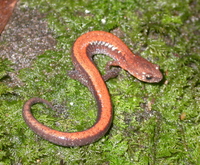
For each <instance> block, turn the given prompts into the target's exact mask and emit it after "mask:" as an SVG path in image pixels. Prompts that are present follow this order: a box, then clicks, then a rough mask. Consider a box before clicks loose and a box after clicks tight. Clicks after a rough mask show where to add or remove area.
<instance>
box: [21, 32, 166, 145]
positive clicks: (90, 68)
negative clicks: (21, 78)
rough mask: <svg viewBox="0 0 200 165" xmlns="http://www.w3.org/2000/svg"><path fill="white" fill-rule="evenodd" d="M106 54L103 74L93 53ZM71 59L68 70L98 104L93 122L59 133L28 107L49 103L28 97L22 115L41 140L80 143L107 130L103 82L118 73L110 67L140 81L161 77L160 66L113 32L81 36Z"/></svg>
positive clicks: (109, 116)
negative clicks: (131, 47)
mask: <svg viewBox="0 0 200 165" xmlns="http://www.w3.org/2000/svg"><path fill="white" fill-rule="evenodd" d="M95 54H105V55H108V56H109V57H111V58H113V61H111V62H109V63H108V64H107V67H106V71H107V72H106V74H105V75H104V76H103V77H102V76H101V74H100V73H99V71H98V70H97V68H96V66H95V64H94V63H93V60H92V56H93V55H95ZM72 61H73V64H74V67H75V70H73V71H70V72H69V76H70V77H71V78H74V79H77V80H79V81H80V82H81V83H82V84H84V85H85V86H87V87H88V88H89V90H90V91H91V93H92V94H93V95H94V97H95V99H96V102H97V105H98V115H97V120H96V123H95V124H94V125H93V126H92V127H91V128H89V129H87V130H84V131H81V132H61V131H57V130H54V129H51V128H49V127H47V126H45V125H43V124H42V123H40V122H39V121H37V120H36V119H35V118H34V117H33V115H32V113H31V106H32V105H33V104H36V103H45V104H47V105H49V106H50V107H51V103H49V102H48V101H46V100H44V99H41V98H32V99H30V100H28V101H27V102H26V103H25V104H24V107H23V117H24V120H25V122H26V123H27V125H28V126H29V127H30V128H31V129H32V130H33V131H34V132H35V133H36V134H38V135H40V136H41V137H43V138H44V139H46V140H48V141H50V142H53V143H55V144H58V145H62V146H82V145H87V144H90V143H92V142H95V141H97V140H98V139H99V138H101V137H102V136H103V135H104V134H105V133H106V132H107V131H108V129H109V127H110V125H111V122H112V105H111V99H110V95H109V92H108V89H107V87H106V84H105V81H106V80H108V79H109V78H111V77H115V76H117V74H118V70H116V69H113V68H111V66H120V67H121V68H122V69H125V70H126V71H128V72H129V73H130V74H131V75H133V76H135V77H136V78H138V79H139V80H141V81H144V82H149V83H157V82H159V81H161V80H162V77H163V76H162V74H161V72H160V70H159V66H158V65H155V64H152V63H150V62H149V61H147V60H146V59H144V58H142V57H140V56H137V55H134V54H133V53H132V52H131V51H130V49H129V48H128V47H127V46H126V45H125V44H124V43H123V41H121V39H119V38H118V37H116V36H115V35H113V34H111V33H108V32H104V31H91V32H88V33H86V34H83V35H82V36H80V37H79V38H78V39H77V40H76V41H75V43H74V45H73V49H72Z"/></svg>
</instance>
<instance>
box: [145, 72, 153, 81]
mask: <svg viewBox="0 0 200 165" xmlns="http://www.w3.org/2000/svg"><path fill="white" fill-rule="evenodd" d="M145 77H146V79H147V80H151V79H152V78H153V75H152V74H150V73H147V74H146V75H145Z"/></svg>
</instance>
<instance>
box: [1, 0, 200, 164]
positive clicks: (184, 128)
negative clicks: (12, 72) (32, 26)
mask: <svg viewBox="0 0 200 165" xmlns="http://www.w3.org/2000/svg"><path fill="white" fill-rule="evenodd" d="M21 4H22V6H23V4H26V5H28V6H29V7H31V8H36V9H39V10H40V11H41V12H43V13H45V14H46V19H47V20H48V23H49V27H50V28H51V29H52V30H53V31H54V32H55V38H56V39H57V42H58V43H57V50H51V51H46V52H45V53H44V54H42V55H40V56H38V57H37V59H36V60H35V61H34V63H33V65H32V67H30V68H25V69H22V70H20V74H19V77H20V79H21V81H22V82H23V83H24V84H25V85H24V86H21V87H20V88H17V89H15V90H14V93H15V95H13V96H12V97H11V96H7V95H5V99H3V100H1V103H0V113H1V114H0V116H1V118H0V122H1V124H0V130H1V131H0V136H1V139H0V161H1V162H2V163H4V164H10V163H11V164H16V163H23V164H30V163H31V164H64V163H66V164H107V163H108V164H127V165H128V164H138V165H139V164H199V163H200V156H199V152H200V145H199V143H198V142H199V133H200V132H199V130H200V115H199V114H200V109H199V105H200V95H199V92H200V82H199V75H200V64H199V61H200V56H199V53H200V52H199V50H200V49H199V45H200V44H199V33H200V31H199V29H200V23H199V21H198V11H199V9H200V5H199V3H198V2H197V1H188V0H184V1H179V0H173V1H172V0H170V1H166V0H158V1H153V2H152V1H151V2H150V1H147V0H142V1H141V0H140V1H139V0H138V1H137V0H134V1H132V0H126V1H114V0H109V1H108V0H103V1H102V0H101V1H91V0H86V1H70V0H67V1H59V2H58V1H51V0H48V1H46V0H45V1H44V0H37V1H29V0H23V1H22V2H21ZM115 28H119V29H120V30H121V31H123V32H124V34H126V35H125V37H124V38H122V39H123V40H124V41H125V42H126V43H127V45H129V46H130V48H131V49H132V50H133V51H134V52H137V53H138V54H141V56H143V57H145V58H146V59H149V60H150V61H152V62H153V63H157V64H159V65H160V67H161V70H162V72H163V74H164V79H163V81H162V82H161V83H159V84H147V83H143V82H139V81H137V80H135V78H133V77H132V76H130V75H129V74H128V73H127V72H125V71H122V72H121V73H120V75H119V76H118V78H115V79H112V80H109V81H108V82H107V86H108V89H109V92H110V94H111V98H112V102H113V109H114V120H113V125H112V127H111V129H110V131H109V132H108V134H107V135H106V136H104V137H103V138H102V139H100V140H99V141H98V142H95V143H93V144H91V145H88V146H84V147H75V148H66V147H61V146H57V145H54V144H52V143H49V142H47V141H45V140H43V139H41V138H40V137H38V136H37V135H35V134H34V133H33V132H32V131H31V130H30V129H29V128H28V127H27V126H26V124H25V123H24V121H23V119H22V116H21V109H22V106H23V103H24V102H25V101H26V100H27V99H29V98H31V97H41V98H45V99H47V100H49V101H51V102H52V103H53V104H54V105H55V111H53V110H51V109H47V108H46V107H45V106H44V105H40V104H39V105H35V106H34V107H33V113H34V115H35V116H36V117H37V119H38V120H40V121H42V122H43V123H45V124H46V125H48V126H51V127H53V128H55V129H57V130H62V131H66V130H67V131H81V130H84V129H86V128H88V127H90V126H91V125H92V124H93V123H94V122H95V116H96V111H97V107H96V103H95V101H94V98H93V97H92V95H91V94H90V92H89V91H88V89H87V88H86V87H84V86H83V85H82V84H80V83H79V82H77V81H75V80H72V79H70V78H69V77H68V76H67V75H66V71H67V70H71V69H72V68H73V65H72V61H71V58H70V50H71V47H72V44H73V42H74V41H75V39H76V38H77V37H78V36H80V35H81V34H83V33H85V32H87V31H91V30H104V31H112V30H113V29H115ZM132 45H133V46H132ZM108 60H109V58H107V57H104V56H97V57H96V58H95V62H96V63H97V64H98V68H99V69H100V70H101V72H102V73H104V69H103V68H104V66H105V64H106V62H107V61H108ZM0 67H1V66H0ZM4 67H5V65H4ZM1 70H2V71H1V72H0V78H3V77H4V76H5V75H6V74H5V70H6V69H2V68H1ZM4 87H5V88H1V87H0V93H1V94H5V93H7V92H9V90H10V89H8V88H7V86H5V84H4ZM181 115H184V116H185V117H183V116H181ZM1 162H0V163H1Z"/></svg>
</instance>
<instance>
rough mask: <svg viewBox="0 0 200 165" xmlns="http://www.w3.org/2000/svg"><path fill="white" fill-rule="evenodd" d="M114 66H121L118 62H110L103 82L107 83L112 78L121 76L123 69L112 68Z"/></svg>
mask: <svg viewBox="0 0 200 165" xmlns="http://www.w3.org/2000/svg"><path fill="white" fill-rule="evenodd" d="M112 66H119V64H118V62H116V61H109V62H108V63H107V64H106V68H105V69H106V74H105V75H103V76H102V77H103V80H104V81H107V80H109V79H111V78H115V77H117V76H118V75H119V72H120V71H121V68H119V67H118V68H111V67H112Z"/></svg>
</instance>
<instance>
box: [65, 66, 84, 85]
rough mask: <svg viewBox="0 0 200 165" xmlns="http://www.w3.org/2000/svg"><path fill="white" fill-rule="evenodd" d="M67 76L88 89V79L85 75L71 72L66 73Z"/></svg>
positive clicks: (76, 71)
mask: <svg viewBox="0 0 200 165" xmlns="http://www.w3.org/2000/svg"><path fill="white" fill-rule="evenodd" d="M67 75H68V76H69V77H70V78H72V79H75V80H78V81H79V82H80V83H82V84H83V85H85V86H87V87H88V78H87V76H86V75H84V74H82V73H80V72H79V71H78V70H71V71H68V72H67Z"/></svg>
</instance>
